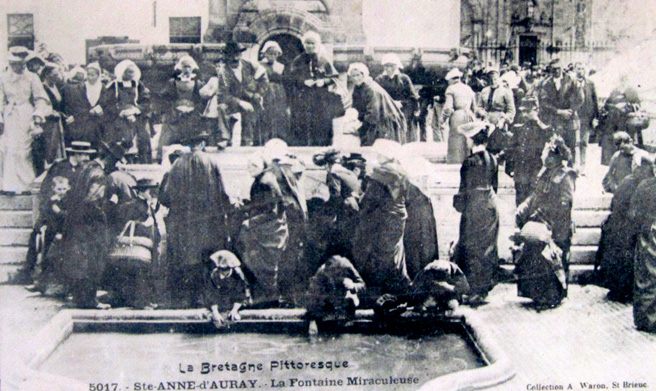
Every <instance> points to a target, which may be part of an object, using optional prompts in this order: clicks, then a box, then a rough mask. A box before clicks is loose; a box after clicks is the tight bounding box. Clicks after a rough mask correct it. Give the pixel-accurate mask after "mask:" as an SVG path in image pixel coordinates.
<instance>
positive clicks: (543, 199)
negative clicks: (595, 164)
mask: <svg viewBox="0 0 656 391" xmlns="http://www.w3.org/2000/svg"><path fill="white" fill-rule="evenodd" d="M575 181H576V172H575V171H574V170H572V169H570V168H566V167H556V168H551V169H548V170H545V171H544V172H542V174H541V175H540V177H539V178H538V183H537V185H536V187H535V191H534V192H533V194H531V196H529V198H527V199H526V201H524V203H522V204H521V205H520V206H519V207H517V216H516V220H517V226H518V227H523V226H524V224H526V222H528V221H540V222H544V223H546V224H547V225H548V226H549V228H551V231H552V237H553V240H554V241H555V242H556V244H558V246H559V247H561V248H563V247H567V248H563V250H564V251H565V250H569V244H570V243H569V242H570V241H571V238H572V206H573V204H574V188H575Z"/></svg>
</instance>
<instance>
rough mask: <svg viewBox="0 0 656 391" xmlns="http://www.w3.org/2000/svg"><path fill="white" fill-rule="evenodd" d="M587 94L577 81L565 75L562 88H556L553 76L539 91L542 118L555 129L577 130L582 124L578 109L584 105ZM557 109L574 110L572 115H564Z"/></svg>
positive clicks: (561, 83)
mask: <svg viewBox="0 0 656 391" xmlns="http://www.w3.org/2000/svg"><path fill="white" fill-rule="evenodd" d="M584 100H585V95H584V91H583V88H581V87H580V86H579V85H578V84H577V83H576V82H575V81H573V80H572V79H570V78H569V77H567V76H565V75H564V76H563V77H562V79H561V82H560V89H557V88H556V84H555V82H554V80H553V78H548V79H547V80H545V81H544V83H543V84H542V87H541V88H540V92H539V101H540V119H541V120H542V121H543V122H544V123H546V124H547V125H551V126H552V127H553V128H554V129H563V130H575V129H578V128H579V126H580V122H579V116H578V111H579V109H580V108H581V106H582V105H583V101H584ZM557 110H572V111H573V113H572V115H571V116H562V115H559V114H558V113H557Z"/></svg>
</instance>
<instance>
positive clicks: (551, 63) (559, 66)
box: [549, 58, 563, 68]
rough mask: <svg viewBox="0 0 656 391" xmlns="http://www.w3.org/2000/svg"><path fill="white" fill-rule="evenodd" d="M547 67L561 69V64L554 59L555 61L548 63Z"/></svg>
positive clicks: (557, 59)
mask: <svg viewBox="0 0 656 391" xmlns="http://www.w3.org/2000/svg"><path fill="white" fill-rule="evenodd" d="M549 67H550V68H562V67H563V64H562V63H561V62H560V58H556V59H553V60H551V62H550V63H549Z"/></svg>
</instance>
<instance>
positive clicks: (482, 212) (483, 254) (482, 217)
mask: <svg viewBox="0 0 656 391" xmlns="http://www.w3.org/2000/svg"><path fill="white" fill-rule="evenodd" d="M498 238H499V211H498V208H497V199H496V194H494V192H493V191H492V190H485V191H472V192H469V193H468V194H467V203H466V204H465V208H464V211H463V213H462V217H461V219H460V238H459V239H458V245H457V247H456V251H455V254H454V255H455V261H456V264H457V265H458V266H459V267H460V269H462V271H463V272H464V273H465V276H466V277H467V281H468V282H469V286H470V288H471V289H470V293H471V294H472V295H486V294H487V293H488V292H489V291H491V290H492V288H494V285H495V284H496V275H497V269H498V267H499V252H498V247H497V241H498Z"/></svg>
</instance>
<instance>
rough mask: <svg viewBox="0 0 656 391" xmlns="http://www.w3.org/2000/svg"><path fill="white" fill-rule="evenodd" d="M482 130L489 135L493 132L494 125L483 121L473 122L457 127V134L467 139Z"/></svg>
mask: <svg viewBox="0 0 656 391" xmlns="http://www.w3.org/2000/svg"><path fill="white" fill-rule="evenodd" d="M484 130H485V131H487V134H488V135H489V134H491V133H492V132H493V131H494V125H492V124H490V123H487V122H485V121H474V122H469V123H466V124H462V125H460V126H458V133H460V134H462V135H463V136H465V137H467V138H472V137H474V136H476V135H477V134H479V133H480V132H482V131H484Z"/></svg>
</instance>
